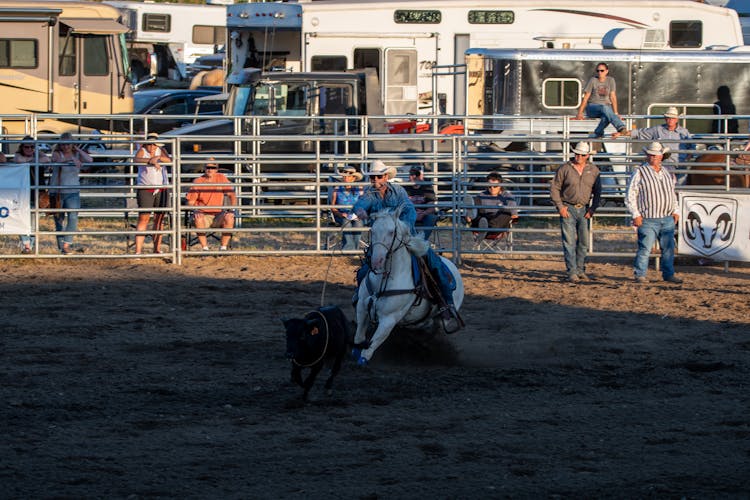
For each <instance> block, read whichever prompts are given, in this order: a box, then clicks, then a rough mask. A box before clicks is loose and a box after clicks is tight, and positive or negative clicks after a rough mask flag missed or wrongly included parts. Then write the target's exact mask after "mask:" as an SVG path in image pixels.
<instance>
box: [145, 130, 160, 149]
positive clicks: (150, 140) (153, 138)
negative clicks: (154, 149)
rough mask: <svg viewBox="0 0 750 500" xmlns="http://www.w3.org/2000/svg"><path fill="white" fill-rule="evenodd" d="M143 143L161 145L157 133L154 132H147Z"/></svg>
mask: <svg viewBox="0 0 750 500" xmlns="http://www.w3.org/2000/svg"><path fill="white" fill-rule="evenodd" d="M145 144H155V145H157V146H163V145H164V143H163V142H159V134H157V133H156V132H149V133H148V135H147V136H146V142H145Z"/></svg>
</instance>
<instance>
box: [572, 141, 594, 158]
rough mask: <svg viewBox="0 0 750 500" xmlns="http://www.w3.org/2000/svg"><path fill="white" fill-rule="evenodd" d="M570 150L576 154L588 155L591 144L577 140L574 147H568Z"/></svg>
mask: <svg viewBox="0 0 750 500" xmlns="http://www.w3.org/2000/svg"><path fill="white" fill-rule="evenodd" d="M570 150H571V151H573V152H574V153H575V154H578V155H590V154H592V153H591V145H590V144H589V143H588V142H579V143H578V144H576V145H575V146H574V147H572V148H570Z"/></svg>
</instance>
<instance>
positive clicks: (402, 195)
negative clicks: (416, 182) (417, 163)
mask: <svg viewBox="0 0 750 500" xmlns="http://www.w3.org/2000/svg"><path fill="white" fill-rule="evenodd" d="M387 186H388V188H387V189H386V191H385V196H382V197H381V196H380V193H379V192H378V191H377V190H376V189H375V188H373V187H372V186H368V187H367V189H365V193H364V194H363V195H362V196H360V197H359V199H358V200H357V202H356V203H355V204H354V213H357V212H358V211H359V210H364V211H365V212H366V213H367V215H370V214H373V213H375V212H379V211H380V210H383V209H385V208H397V207H399V206H402V209H401V215H400V216H399V219H401V220H402V221H403V222H405V223H406V224H407V225H408V226H409V229H410V230H411V232H412V233H413V232H414V223H415V222H416V220H417V211H416V210H415V209H414V204H413V203H412V202H411V200H410V199H409V195H408V194H407V193H406V190H405V189H404V188H403V187H401V186H399V185H398V184H393V183H391V182H389V183H388V184H387Z"/></svg>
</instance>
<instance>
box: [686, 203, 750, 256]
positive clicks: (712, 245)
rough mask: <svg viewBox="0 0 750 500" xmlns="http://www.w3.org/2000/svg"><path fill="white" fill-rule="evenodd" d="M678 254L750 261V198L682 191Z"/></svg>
mask: <svg viewBox="0 0 750 500" xmlns="http://www.w3.org/2000/svg"><path fill="white" fill-rule="evenodd" d="M679 200H680V229H679V237H678V238H677V241H678V245H677V253H679V254H681V255H697V256H701V257H708V258H711V259H713V260H718V261H746V262H750V195H746V194H730V193H696V192H689V191H680V193H679Z"/></svg>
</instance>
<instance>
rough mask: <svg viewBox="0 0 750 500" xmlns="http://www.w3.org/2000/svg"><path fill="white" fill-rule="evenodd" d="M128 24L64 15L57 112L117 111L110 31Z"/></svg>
mask: <svg viewBox="0 0 750 500" xmlns="http://www.w3.org/2000/svg"><path fill="white" fill-rule="evenodd" d="M126 30H127V28H126V27H125V26H123V25H121V24H119V23H117V22H115V21H113V20H109V19H63V20H62V21H61V26H60V36H59V40H58V42H59V45H58V50H59V61H58V75H59V79H58V86H57V88H56V90H57V91H56V92H55V112H56V113H79V114H109V113H114V112H116V110H115V108H114V100H115V99H116V98H117V95H118V91H119V89H118V88H117V82H118V80H119V78H118V75H117V63H118V62H117V59H116V57H115V55H114V53H113V48H114V44H113V36H112V35H113V34H115V33H124V32H125V31H126Z"/></svg>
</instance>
